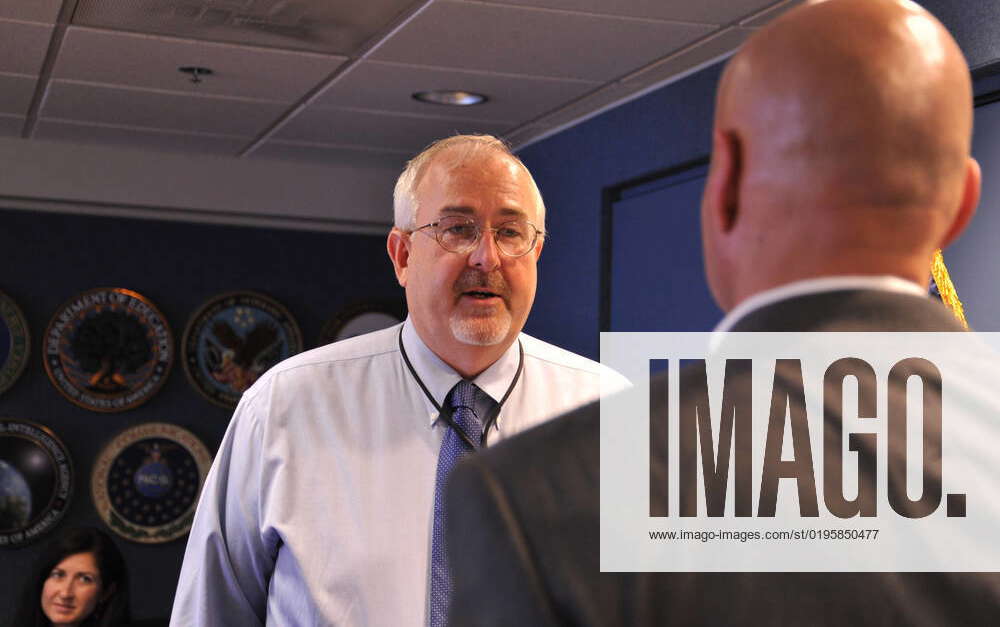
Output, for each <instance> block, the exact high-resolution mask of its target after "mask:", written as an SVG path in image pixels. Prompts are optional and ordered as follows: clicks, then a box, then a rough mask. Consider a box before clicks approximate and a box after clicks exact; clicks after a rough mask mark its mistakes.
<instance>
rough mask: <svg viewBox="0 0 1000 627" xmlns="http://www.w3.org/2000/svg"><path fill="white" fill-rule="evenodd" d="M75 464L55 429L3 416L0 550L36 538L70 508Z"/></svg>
mask: <svg viewBox="0 0 1000 627" xmlns="http://www.w3.org/2000/svg"><path fill="white" fill-rule="evenodd" d="M72 494H73V463H72V461H71V460H70V456H69V451H68V450H67V449H66V446H65V445H64V444H63V443H62V442H61V441H60V440H59V438H57V437H56V435H55V434H54V433H52V431H51V430H49V429H48V428H47V427H43V426H42V425H39V424H35V423H33V422H28V421H25V420H13V419H10V418H0V548H14V547H19V546H24V545H26V544H29V543H31V542H34V541H35V540H37V539H38V538H40V537H42V536H43V535H45V534H46V533H48V532H49V531H51V530H52V529H53V528H54V527H55V526H56V524H57V523H58V522H59V521H60V520H61V519H62V517H63V516H64V515H65V514H66V511H67V510H68V509H69V502H70V497H71V496H72Z"/></svg>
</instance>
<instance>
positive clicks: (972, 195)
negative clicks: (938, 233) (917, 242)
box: [939, 157, 983, 248]
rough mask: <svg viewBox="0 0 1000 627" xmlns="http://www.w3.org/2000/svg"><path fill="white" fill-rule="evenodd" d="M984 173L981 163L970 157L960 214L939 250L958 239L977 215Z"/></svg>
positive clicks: (957, 214)
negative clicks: (980, 167) (980, 166)
mask: <svg viewBox="0 0 1000 627" xmlns="http://www.w3.org/2000/svg"><path fill="white" fill-rule="evenodd" d="M982 178H983V175H982V171H981V170H980V169H979V162H978V161H976V160H975V159H973V158H972V157H969V158H968V160H967V161H966V163H965V187H964V189H963V190H962V200H961V202H960V203H959V206H958V212H957V213H956V214H955V218H954V219H953V220H952V222H951V226H950V227H948V231H947V232H946V233H945V236H944V239H943V240H942V241H941V245H940V246H939V248H946V247H947V246H948V244H951V243H952V242H953V241H955V240H956V239H958V236H959V235H961V234H962V231H964V230H965V227H966V226H968V225H969V221H971V220H972V216H973V215H975V213H976V206H977V205H978V204H979V192H980V185H981V182H982Z"/></svg>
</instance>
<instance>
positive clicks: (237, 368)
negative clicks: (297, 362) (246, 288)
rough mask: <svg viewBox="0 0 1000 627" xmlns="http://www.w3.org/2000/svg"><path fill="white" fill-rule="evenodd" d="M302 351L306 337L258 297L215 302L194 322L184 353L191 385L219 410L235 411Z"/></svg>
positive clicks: (274, 304) (224, 297) (283, 312)
mask: <svg viewBox="0 0 1000 627" xmlns="http://www.w3.org/2000/svg"><path fill="white" fill-rule="evenodd" d="M301 351H302V332H301V331H299V325H298V324H297V323H296V322H295V319H294V318H293V317H292V314H291V313H290V312H289V311H288V310H287V309H286V308H285V307H284V305H282V304H281V303H279V302H278V301H276V300H274V299H272V298H270V297H268V296H265V295H263V294H258V293H256V292H228V293H225V294H220V295H218V296H215V297H213V298H211V299H210V300H209V301H208V302H207V303H205V304H204V305H202V307H201V308H200V309H199V310H198V312H197V313H195V315H194V316H193V317H192V318H191V321H190V322H189V323H188V326H187V329H186V330H185V331H184V338H183V340H182V341H181V352H182V355H183V360H184V371H185V372H186V373H187V376H188V379H189V380H190V381H191V384H192V385H193V386H194V387H195V389H196V390H198V391H199V392H200V393H201V394H202V395H203V396H205V398H207V399H208V400H210V401H212V402H213V403H215V404H217V405H221V406H223V407H228V408H233V407H236V404H237V403H238V402H239V400H240V396H242V395H243V392H244V391H246V389H247V388H249V387H250V386H251V385H253V383H254V381H256V380H257V379H258V378H259V377H260V375H262V374H264V372H265V371H267V369H268V368H270V367H271V366H273V365H274V364H276V363H278V362H279V361H281V360H283V359H286V358H288V357H291V356H292V355H294V354H296V353H298V352H301Z"/></svg>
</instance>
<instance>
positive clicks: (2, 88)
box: [0, 74, 37, 115]
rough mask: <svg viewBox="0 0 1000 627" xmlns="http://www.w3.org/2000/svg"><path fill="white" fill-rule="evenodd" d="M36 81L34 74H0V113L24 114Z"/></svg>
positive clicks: (29, 104) (29, 103) (32, 94)
mask: <svg viewBox="0 0 1000 627" xmlns="http://www.w3.org/2000/svg"><path fill="white" fill-rule="evenodd" d="M36 82H37V79H36V78H35V77H34V76H21V75H15V74H0V113H5V114H8V115H26V114H27V113H28V107H30V106H31V98H32V96H34V95H35V83H36Z"/></svg>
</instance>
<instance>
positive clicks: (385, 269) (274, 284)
mask: <svg viewBox="0 0 1000 627" xmlns="http://www.w3.org/2000/svg"><path fill="white" fill-rule="evenodd" d="M94 287H126V288H130V289H133V290H136V291H137V292H139V293H141V294H143V295H144V296H146V297H148V298H149V299H150V300H151V301H152V302H153V303H154V304H155V305H156V306H157V307H158V308H159V309H160V311H161V312H163V314H164V316H165V317H166V318H167V321H168V322H169V324H170V326H171V327H172V330H173V334H174V348H175V351H176V353H175V359H174V365H173V369H172V371H171V373H170V375H169V376H168V378H167V381H166V383H165V385H164V386H163V388H162V389H161V390H160V391H159V392H158V393H157V394H156V395H155V396H153V397H152V398H151V399H150V400H149V402H147V403H146V404H144V405H142V406H140V407H137V408H135V409H132V410H129V411H125V412H121V413H116V414H98V413H94V412H91V411H87V410H85V409H81V408H79V407H77V406H75V405H72V404H71V403H70V402H69V401H67V400H64V399H63V397H62V396H60V394H59V393H58V392H57V391H56V388H55V387H54V386H53V385H52V384H51V383H50V382H49V380H48V377H47V376H46V374H45V369H44V367H43V365H42V357H41V348H40V347H41V340H42V337H43V334H44V332H45V329H46V326H47V325H48V323H49V320H50V319H51V317H52V315H53V314H54V313H55V312H56V310H57V309H58V308H59V307H60V306H61V305H62V304H63V303H64V302H65V301H67V300H68V299H70V298H71V297H72V296H74V295H75V294H77V293H79V292H81V291H83V290H86V289H90V288H94ZM242 289H252V290H255V291H260V292H264V293H266V294H269V295H271V296H273V297H274V298H275V299H277V300H278V301H279V302H281V303H282V304H284V305H285V306H286V307H287V308H288V309H289V310H290V311H291V312H292V315H293V316H294V317H295V318H296V319H297V321H298V323H299V326H300V328H301V329H302V337H303V342H304V344H305V347H306V348H312V347H314V346H316V345H317V344H318V341H319V337H320V335H321V329H322V327H323V324H324V323H325V322H326V321H327V320H329V319H330V318H331V317H333V316H334V315H335V314H337V313H338V312H340V311H341V310H342V309H343V308H344V307H345V306H348V305H351V304H353V303H354V302H356V301H359V300H377V301H401V299H402V290H401V289H400V288H399V286H398V285H397V284H396V279H395V275H394V274H393V271H392V265H391V263H390V262H389V259H388V257H387V256H386V254H385V238H384V237H382V236H377V237H376V236H362V235H342V234H331V233H306V232H299V231H291V230H280V229H259V228H249V227H231V226H212V225H202V224H183V223H179V222H159V221H153V220H124V219H117V218H99V217H86V216H73V215H62V214H55V213H51V214H50V213H37V212H25V211H2V210H0V290H2V291H3V292H4V293H6V294H7V295H8V296H10V297H11V298H12V299H13V300H14V301H15V302H17V303H18V305H19V306H20V308H21V310H22V311H23V312H24V315H25V317H26V318H27V320H28V327H29V332H30V334H31V355H30V357H29V362H28V366H27V368H26V369H25V371H24V374H22V375H21V377H20V378H19V379H18V380H17V381H16V382H15V383H14V385H13V386H12V387H11V388H10V389H9V390H7V391H6V392H4V393H3V394H2V395H0V417H6V418H13V419H17V420H30V421H33V422H38V423H41V424H43V425H46V426H48V427H50V428H51V429H52V430H53V431H54V432H55V433H56V435H57V436H58V437H59V438H60V439H61V440H62V441H63V443H64V444H65V445H66V447H67V448H68V449H69V452H70V455H71V457H72V460H73V465H74V470H75V487H74V490H73V496H72V502H71V505H70V509H69V512H68V513H67V515H66V517H65V518H63V520H62V521H61V522H60V523H59V524H58V525H57V526H56V530H61V529H64V528H66V527H69V526H73V525H90V526H96V527H99V528H101V529H105V530H106V529H107V527H106V525H105V524H104V523H103V522H102V521H101V520H100V518H99V517H98V515H97V513H96V511H95V509H94V505H93V503H92V499H91V496H90V476H91V470H92V468H93V465H94V461H95V459H96V458H97V456H98V455H99V454H100V451H101V450H102V448H103V447H104V446H105V445H106V444H107V443H108V442H109V441H110V440H111V439H112V438H113V437H114V436H115V435H117V434H118V433H119V432H121V431H122V430H123V429H125V428H127V427H131V426H133V425H136V424H139V423H145V422H169V423H174V424H177V425H180V426H182V427H184V428H186V429H188V430H190V431H191V432H193V433H194V434H195V435H196V436H198V437H199V438H200V439H201V440H202V441H203V442H204V443H205V445H206V446H207V447H208V448H209V450H210V451H212V452H213V453H214V452H215V450H216V449H217V448H218V445H219V442H220V441H221V439H222V434H223V432H224V431H225V429H226V427H227V426H228V424H229V417H230V414H231V413H232V412H231V411H230V410H228V409H224V408H221V407H217V406H215V405H212V404H210V403H209V402H208V401H207V400H205V399H204V398H202V397H201V396H200V395H199V393H198V392H196V391H195V389H194V388H193V387H192V386H191V384H190V383H188V380H187V378H186V377H185V375H184V368H183V366H182V364H181V360H180V339H181V337H182V335H183V332H184V328H185V325H186V324H187V322H188V319H189V318H190V316H191V315H192V314H193V313H194V312H195V311H196V309H197V308H198V307H199V306H200V305H201V304H202V303H203V302H204V301H206V300H208V299H209V298H210V297H212V296H214V295H215V294H218V293H220V292H225V291H231V290H242ZM48 539H50V538H48V537H46V538H44V539H43V542H44V540H48ZM116 540H118V546H119V547H120V548H121V549H122V552H123V553H124V554H125V558H126V560H127V561H128V563H129V567H130V569H131V572H130V575H131V577H132V600H133V603H132V607H133V615H134V617H135V618H137V619H155V618H159V619H164V620H165V619H166V618H167V616H169V613H170V605H171V603H172V601H173V596H174V588H175V587H176V585H177V573H178V572H179V570H180V565H181V559H182V557H183V553H184V546H185V544H186V542H187V536H184V537H183V538H180V539H177V540H174V541H172V542H167V543H164V544H151V545H150V544H136V543H133V542H128V541H126V540H124V539H120V538H117V537H116ZM40 544H41V543H40ZM40 544H32V545H29V546H25V547H20V548H17V549H3V550H0V625H7V621H6V617H8V616H10V615H11V613H12V612H13V611H14V605H15V603H17V602H18V601H19V599H20V593H21V586H22V580H23V577H24V574H25V572H26V571H27V570H28V569H29V568H30V567H31V565H32V563H33V561H34V559H35V557H36V555H37V554H38V548H39V545H40Z"/></svg>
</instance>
